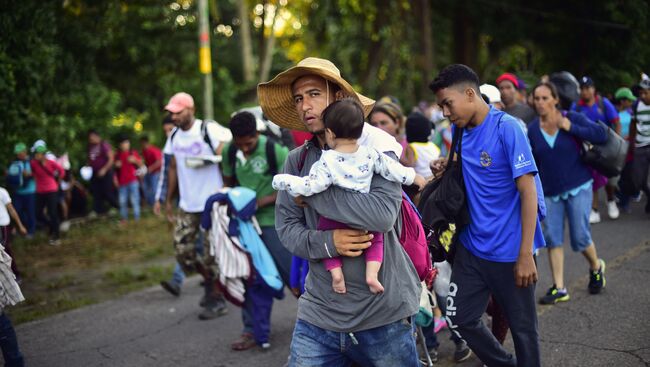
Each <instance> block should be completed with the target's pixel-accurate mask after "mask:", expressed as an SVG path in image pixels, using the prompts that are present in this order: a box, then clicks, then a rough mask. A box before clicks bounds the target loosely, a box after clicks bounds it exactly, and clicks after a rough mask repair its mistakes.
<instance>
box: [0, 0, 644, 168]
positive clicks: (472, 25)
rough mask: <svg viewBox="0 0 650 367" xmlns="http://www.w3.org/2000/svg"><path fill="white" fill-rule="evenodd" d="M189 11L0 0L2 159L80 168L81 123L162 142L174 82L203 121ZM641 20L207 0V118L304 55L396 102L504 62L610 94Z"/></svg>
mask: <svg viewBox="0 0 650 367" xmlns="http://www.w3.org/2000/svg"><path fill="white" fill-rule="evenodd" d="M196 8H197V6H196V1H192V0H175V1H173V0H165V1H158V0H129V1H127V0H92V1H91V0H39V1H37V0H24V1H5V2H3V3H2V5H1V11H2V16H1V17H0V35H1V36H0V131H1V132H2V137H3V139H2V140H3V143H4V144H2V146H0V164H1V165H0V166H2V167H5V166H6V165H7V163H8V162H9V161H10V160H11V159H12V148H13V145H14V143H16V142H17V141H23V142H26V143H27V144H28V145H30V144H31V143H32V142H33V141H35V140H36V139H38V138H43V139H45V140H46V141H47V142H48V145H49V146H50V148H51V149H52V150H53V151H54V152H55V153H57V154H60V153H63V152H69V153H70V154H71V156H72V158H73V167H74V168H78V167H79V166H81V165H83V164H84V162H85V153H84V151H85V147H86V131H87V130H88V129H90V128H95V129H98V130H99V131H100V132H102V133H103V134H104V135H105V136H107V137H109V138H110V137H113V136H114V135H115V134H117V133H120V132H128V133H130V134H132V135H133V136H134V137H135V136H137V135H140V134H148V135H150V136H151V137H152V138H153V141H154V142H155V143H158V144H159V145H161V144H162V143H163V140H162V132H161V131H160V130H161V129H160V121H161V120H162V118H163V111H162V106H164V104H165V102H166V101H167V98H169V96H170V95H171V94H173V93H174V92H176V91H179V90H183V91H186V92H189V93H191V94H192V95H193V96H195V99H196V102H197V107H198V108H197V111H199V113H198V115H199V117H201V113H200V111H201V110H202V108H201V106H202V104H203V101H202V100H201V98H202V94H201V92H200V91H201V79H200V74H199V72H198V57H197V54H198V39H197V32H198V30H197V28H198V24H197V23H198V21H197V20H198V17H197V14H196V11H197V9H196ZM242 14H244V15H245V16H241V15H242ZM649 17H650V4H649V2H648V1H647V0H628V1H623V0H603V1H598V2H593V1H586V0H580V1H571V2H566V1H560V0H544V1H539V0H532V1H526V2H524V1H515V0H503V1H496V0H495V1H492V0H456V1H454V0H415V1H405V0H392V1H391V0H375V1H366V0H329V1H326V0H303V1H298V0H277V1H276V0H272V1H263V0H219V1H216V0H211V1H210V28H211V29H212V30H213V32H212V34H211V36H212V37H211V47H212V61H213V78H214V96H215V98H214V109H215V114H216V116H215V117H216V119H217V120H218V121H220V122H222V123H224V122H227V120H228V116H229V115H230V114H231V113H232V112H233V111H234V110H236V109H237V108H239V107H242V106H245V105H251V104H255V103H256V98H255V86H256V84H257V83H258V82H259V81H260V80H267V79H269V76H270V77H272V76H273V75H275V74H276V73H277V72H279V71H281V70H282V69H284V68H286V67H288V66H290V65H291V64H293V63H295V62H297V61H299V60H300V59H301V58H303V57H306V56H319V57H325V58H329V59H331V60H332V61H334V63H335V64H336V65H337V66H338V67H339V68H340V69H341V72H342V74H343V76H344V77H345V78H346V79H347V80H349V81H350V82H351V83H352V84H353V85H355V87H357V88H358V89H359V90H360V91H362V92H363V93H364V94H366V95H368V96H371V97H380V96H382V95H385V94H391V95H395V96H397V97H398V98H399V99H400V101H401V102H402V104H403V106H404V107H406V109H409V108H410V106H412V105H413V104H415V103H417V101H419V100H421V99H431V98H432V96H431V95H430V93H428V92H427V89H426V84H427V83H428V81H430V79H431V78H432V77H433V76H434V75H435V73H436V72H437V71H438V70H440V69H441V68H442V67H444V66H445V65H447V64H449V63H453V62H461V63H465V64H468V65H470V66H471V67H473V68H474V69H475V70H476V71H477V72H478V73H479V76H480V77H481V78H482V80H485V81H487V82H493V80H494V79H495V78H496V76H497V75H499V74H500V73H501V72H503V71H511V72H515V73H518V75H520V76H521V77H523V78H524V79H525V80H526V82H527V83H528V84H529V85H532V84H533V83H534V82H535V81H536V80H537V79H538V78H539V76H541V75H543V74H546V73H550V72H553V71H558V70H568V71H571V72H572V73H574V74H575V75H576V76H580V75H583V74H589V75H591V76H592V77H593V78H594V79H595V80H596V82H597V86H598V89H600V90H601V91H602V92H603V93H612V92H613V91H614V90H615V89H616V88H618V87H619V86H624V85H627V86H630V85H632V84H634V83H636V82H638V80H639V75H640V72H642V71H645V72H648V71H650V68H648V60H650V47H648V44H649V41H650V39H649V35H648V31H647V30H648V29H650V19H649ZM245 27H247V28H249V29H250V32H249V33H248V34H246V32H245V31H244V28H245ZM247 47H249V50H248V51H247ZM265 63H267V64H268V65H269V66H270V67H269V68H268V70H264V69H265V68H264V67H263V66H264V65H265Z"/></svg>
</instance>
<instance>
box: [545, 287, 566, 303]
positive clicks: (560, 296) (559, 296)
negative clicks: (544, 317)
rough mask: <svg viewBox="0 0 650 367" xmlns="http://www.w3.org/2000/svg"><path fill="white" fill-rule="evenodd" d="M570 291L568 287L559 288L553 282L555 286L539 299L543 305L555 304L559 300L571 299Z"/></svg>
mask: <svg viewBox="0 0 650 367" xmlns="http://www.w3.org/2000/svg"><path fill="white" fill-rule="evenodd" d="M569 298H570V297H569V292H567V290H566V289H563V290H559V289H557V287H556V286H555V284H553V286H552V287H551V288H550V289H549V290H548V292H546V295H545V296H544V297H542V298H540V299H539V303H541V304H543V305H553V304H556V303H558V302H566V301H568V300H569Z"/></svg>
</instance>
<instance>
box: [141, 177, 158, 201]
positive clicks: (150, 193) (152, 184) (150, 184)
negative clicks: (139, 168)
mask: <svg viewBox="0 0 650 367" xmlns="http://www.w3.org/2000/svg"><path fill="white" fill-rule="evenodd" d="M158 177H160V171H158V172H154V173H147V174H146V175H144V180H143V182H142V183H143V186H144V187H143V189H144V190H143V191H144V198H145V200H146V201H147V204H149V206H153V204H154V202H155V201H156V186H157V185H158Z"/></svg>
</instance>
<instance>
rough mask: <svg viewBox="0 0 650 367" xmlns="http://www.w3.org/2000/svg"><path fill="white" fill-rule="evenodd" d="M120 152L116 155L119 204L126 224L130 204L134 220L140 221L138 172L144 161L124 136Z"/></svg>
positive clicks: (121, 139)
mask: <svg viewBox="0 0 650 367" xmlns="http://www.w3.org/2000/svg"><path fill="white" fill-rule="evenodd" d="M119 144H120V145H119V152H118V153H117V154H116V155H115V168H117V183H118V185H119V189H118V193H119V203H120V217H121V218H122V220H121V222H120V223H121V224H126V220H127V219H129V204H128V201H129V200H130V201H131V207H133V218H134V219H135V220H136V221H137V220H138V219H140V182H139V180H138V176H136V170H137V169H138V168H139V167H142V165H143V163H142V159H141V158H140V155H139V154H138V152H137V151H135V150H133V149H131V142H130V141H129V138H128V137H126V136H123V137H121V138H120V141H119Z"/></svg>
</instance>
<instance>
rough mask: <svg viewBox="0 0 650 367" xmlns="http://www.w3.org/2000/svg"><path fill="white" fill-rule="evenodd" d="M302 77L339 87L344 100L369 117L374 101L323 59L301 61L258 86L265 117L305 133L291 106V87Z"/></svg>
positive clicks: (292, 103)
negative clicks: (352, 101)
mask: <svg viewBox="0 0 650 367" xmlns="http://www.w3.org/2000/svg"><path fill="white" fill-rule="evenodd" d="M305 75H317V76H320V77H322V78H325V79H326V80H328V81H330V82H332V83H334V84H336V85H338V86H339V87H341V91H342V92H343V93H344V94H345V95H346V97H352V98H355V99H356V100H358V101H359V103H361V106H362V107H363V112H364V116H366V117H367V116H368V114H369V113H370V111H371V110H372V107H373V105H374V104H375V101H374V100H372V99H370V98H368V97H366V96H363V95H361V94H359V93H357V92H355V91H354V88H352V86H351V85H350V83H348V82H347V81H346V80H345V79H343V78H342V77H341V72H340V71H339V69H338V68H337V67H336V66H334V64H333V63H332V62H331V61H329V60H325V59H320V58H317V57H308V58H306V59H304V60H302V61H300V62H299V63H298V64H297V65H296V66H293V67H291V68H289V69H287V70H285V71H283V72H281V73H280V74H278V75H276V76H275V78H273V79H272V80H271V81H269V82H265V83H260V84H258V85H257V97H258V98H259V102H260V105H261V106H262V110H263V111H264V115H265V116H267V117H268V118H269V120H271V121H273V122H274V123H276V124H277V125H279V126H281V127H284V128H287V129H291V130H302V131H307V128H306V127H305V124H304V123H303V121H302V120H301V119H300V116H298V112H297V111H296V106H295V104H294V102H293V95H292V93H291V84H293V82H294V81H295V80H296V79H298V78H300V77H302V76H305Z"/></svg>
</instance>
